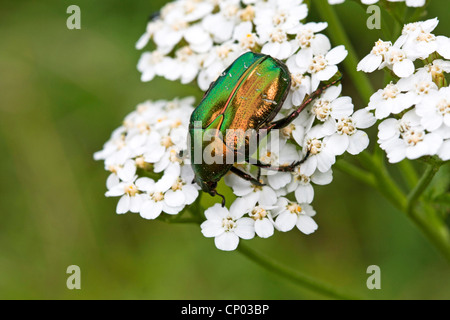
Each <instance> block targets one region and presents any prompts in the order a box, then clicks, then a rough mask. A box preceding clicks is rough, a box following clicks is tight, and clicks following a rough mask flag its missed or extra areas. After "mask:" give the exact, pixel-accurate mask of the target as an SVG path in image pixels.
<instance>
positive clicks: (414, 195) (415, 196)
mask: <svg viewBox="0 0 450 320" xmlns="http://www.w3.org/2000/svg"><path fill="white" fill-rule="evenodd" d="M439 168H440V165H439V164H436V165H429V166H428V167H427V169H426V170H425V172H424V174H423V176H422V178H420V181H419V183H418V184H417V185H416V187H415V188H414V189H413V190H412V191H411V193H410V194H409V195H408V199H407V206H406V213H407V214H408V215H409V216H411V215H412V213H413V209H414V206H415V204H416V203H417V202H418V201H419V198H420V196H421V195H422V194H423V192H424V191H425V190H426V188H427V187H428V185H429V184H430V183H431V180H433V178H434V176H435V175H436V173H437V172H438V171H439Z"/></svg>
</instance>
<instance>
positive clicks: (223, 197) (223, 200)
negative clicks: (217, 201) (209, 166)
mask: <svg viewBox="0 0 450 320" xmlns="http://www.w3.org/2000/svg"><path fill="white" fill-rule="evenodd" d="M216 195H218V196H219V197H221V198H222V208H223V207H225V196H224V195H222V194H220V193H217V192H216Z"/></svg>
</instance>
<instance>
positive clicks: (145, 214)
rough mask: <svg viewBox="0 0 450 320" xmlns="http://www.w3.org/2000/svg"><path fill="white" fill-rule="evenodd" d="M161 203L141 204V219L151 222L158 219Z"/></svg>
mask: <svg viewBox="0 0 450 320" xmlns="http://www.w3.org/2000/svg"><path fill="white" fill-rule="evenodd" d="M162 207H163V204H162V202H156V203H155V202H153V201H145V202H144V203H143V204H142V207H141V210H140V212H139V214H140V215H141V217H142V218H144V219H148V220H153V219H156V218H158V217H159V215H160V214H161V212H162Z"/></svg>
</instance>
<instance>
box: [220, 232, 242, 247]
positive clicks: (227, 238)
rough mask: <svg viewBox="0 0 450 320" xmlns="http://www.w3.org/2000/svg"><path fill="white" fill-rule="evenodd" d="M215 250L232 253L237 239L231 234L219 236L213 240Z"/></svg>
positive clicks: (237, 241) (237, 242)
mask: <svg viewBox="0 0 450 320" xmlns="http://www.w3.org/2000/svg"><path fill="white" fill-rule="evenodd" d="M214 243H215V245H216V247H217V249H220V250H223V251H233V250H235V249H236V248H237V246H238V244H239V237H238V236H237V235H236V234H234V233H233V232H224V233H222V234H221V235H220V236H218V237H215V238H214Z"/></svg>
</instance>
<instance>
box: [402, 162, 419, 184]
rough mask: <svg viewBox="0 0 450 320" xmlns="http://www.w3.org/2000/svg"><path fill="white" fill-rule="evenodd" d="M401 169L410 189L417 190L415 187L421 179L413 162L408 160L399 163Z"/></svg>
mask: <svg viewBox="0 0 450 320" xmlns="http://www.w3.org/2000/svg"><path fill="white" fill-rule="evenodd" d="M399 169H400V173H401V174H402V177H403V179H404V180H405V182H406V184H407V185H408V187H409V188H410V189H413V188H415V186H416V185H417V183H418V182H419V178H418V176H417V172H416V170H415V169H414V166H413V165H412V163H411V161H409V160H408V159H405V160H403V161H402V162H400V163H399Z"/></svg>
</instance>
